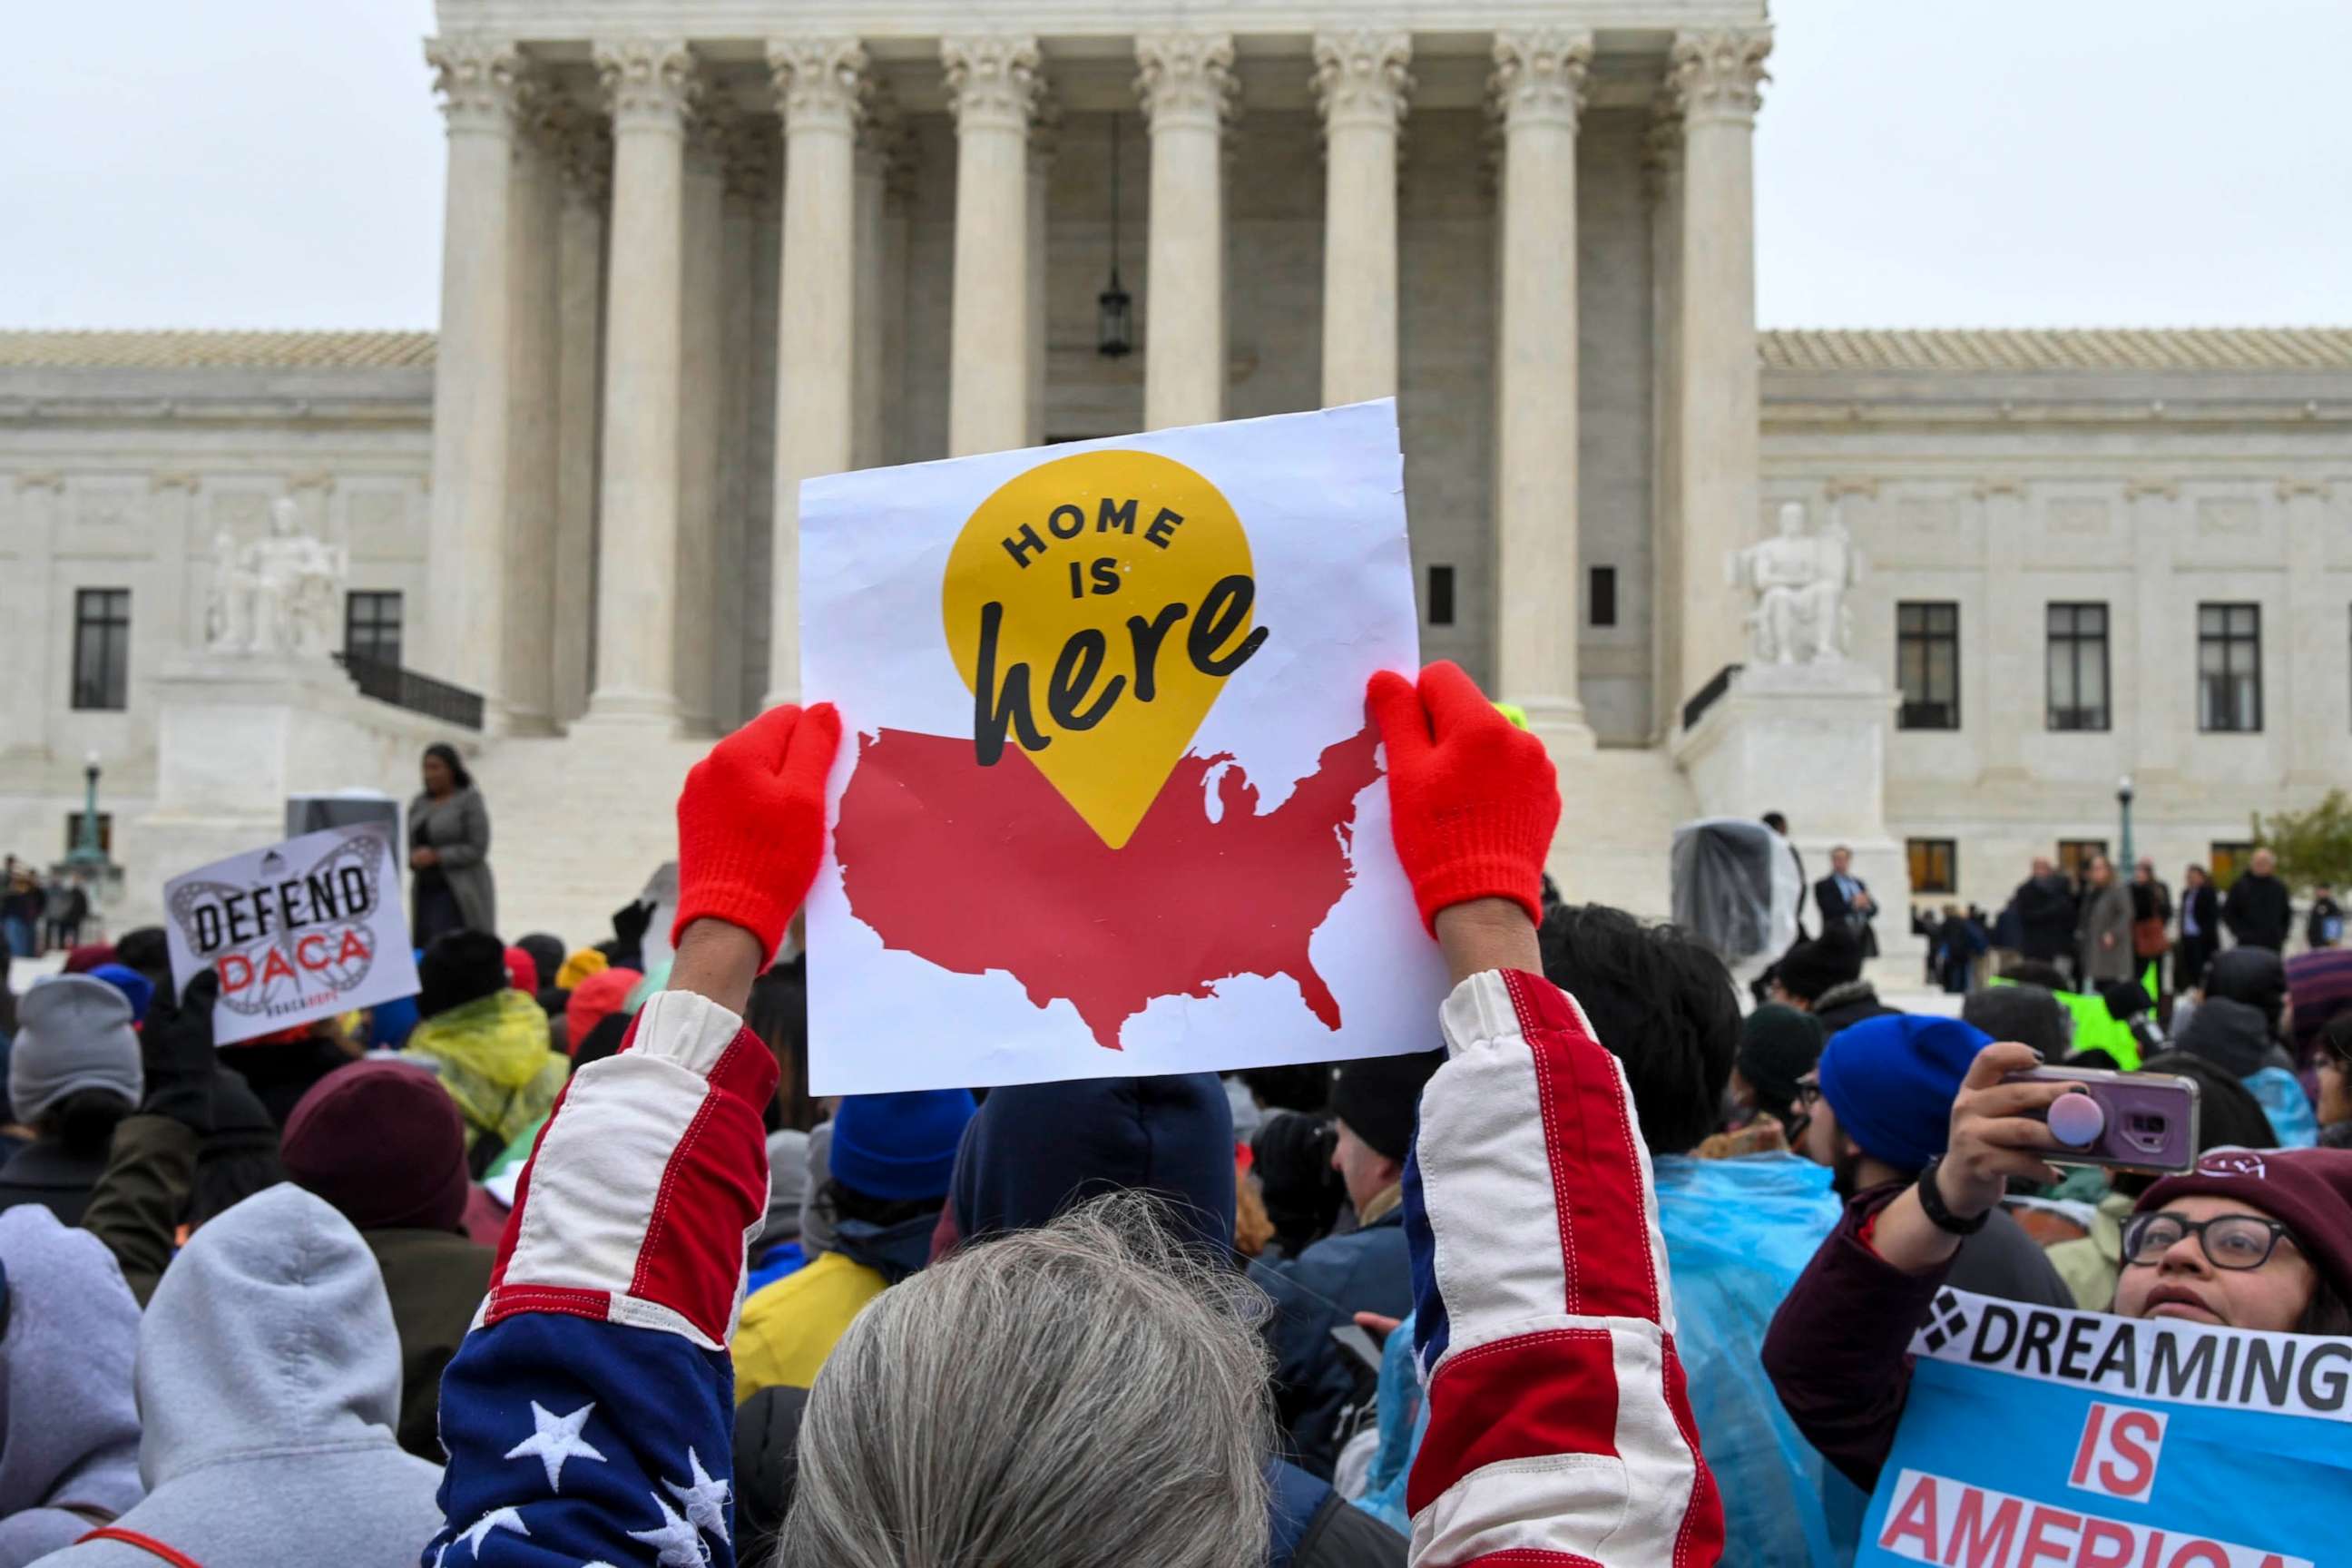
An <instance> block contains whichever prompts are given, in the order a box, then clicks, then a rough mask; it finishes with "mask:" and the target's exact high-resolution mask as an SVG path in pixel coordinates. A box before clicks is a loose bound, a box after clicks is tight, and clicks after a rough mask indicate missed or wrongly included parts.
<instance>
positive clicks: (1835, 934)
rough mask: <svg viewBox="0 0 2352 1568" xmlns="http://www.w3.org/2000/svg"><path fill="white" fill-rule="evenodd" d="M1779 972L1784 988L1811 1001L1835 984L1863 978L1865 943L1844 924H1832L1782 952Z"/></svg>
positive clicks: (1781, 987)
mask: <svg viewBox="0 0 2352 1568" xmlns="http://www.w3.org/2000/svg"><path fill="white" fill-rule="evenodd" d="M1779 973H1780V989H1781V990H1783V991H1786V992H1787V993H1788V994H1790V995H1791V996H1794V997H1795V998H1797V999H1798V1000H1799V1001H1801V1002H1811V1000H1812V999H1813V998H1814V997H1816V996H1819V995H1820V994H1822V992H1824V991H1827V990H1829V989H1830V988H1831V987H1832V986H1833V985H1843V984H1845V983H1846V982H1847V981H1849V980H1859V979H1861V978H1862V944H1861V943H1860V942H1856V941H1854V940H1853V935H1852V934H1851V933H1849V932H1848V931H1846V929H1845V928H1844V927H1843V926H1832V927H1831V928H1830V929H1829V930H1827V931H1823V932H1822V934H1821V935H1819V936H1817V937H1815V938H1814V939H1813V940H1812V941H1811V942H1799V943H1797V945H1796V946H1794V947H1792V948H1790V950H1789V951H1788V952H1785V953H1783V954H1781V956H1780V970H1779Z"/></svg>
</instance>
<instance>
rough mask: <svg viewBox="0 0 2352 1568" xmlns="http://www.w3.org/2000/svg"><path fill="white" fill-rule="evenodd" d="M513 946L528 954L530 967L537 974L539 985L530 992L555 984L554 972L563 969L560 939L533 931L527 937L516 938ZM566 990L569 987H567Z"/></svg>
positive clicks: (542, 932)
mask: <svg viewBox="0 0 2352 1568" xmlns="http://www.w3.org/2000/svg"><path fill="white" fill-rule="evenodd" d="M515 945H516V946H517V947H519V948H520V949H522V950H523V951H524V952H527V953H529V954H530V964H531V967H532V968H533V969H535V970H537V971H538V972H539V984H537V985H534V986H532V987H531V989H532V990H534V991H537V990H540V989H541V988H542V987H545V986H549V985H552V984H555V973H556V971H558V970H560V969H562V967H563V939H562V937H560V936H551V935H549V934H548V933H547V932H546V931H533V932H531V933H530V935H529V936H526V937H519V938H517V939H516V941H515ZM566 989H567V990H568V989H570V987H568V986H567V987H566Z"/></svg>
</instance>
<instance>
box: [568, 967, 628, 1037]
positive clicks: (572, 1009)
mask: <svg viewBox="0 0 2352 1568" xmlns="http://www.w3.org/2000/svg"><path fill="white" fill-rule="evenodd" d="M644 978H645V976H644V975H642V974H639V973H637V972H636V971H635V970H634V969H599V970H597V971H595V972H594V973H592V974H589V975H587V976H586V977H585V978H583V980H582V981H581V982H580V984H577V985H574V986H573V987H572V999H571V1000H570V1001H568V1002H566V1003H564V1005H563V1027H564V1032H565V1034H566V1036H567V1037H569V1038H570V1040H571V1042H572V1055H573V1056H575V1057H576V1056H578V1055H579V1054H580V1043H581V1042H582V1041H583V1040H585V1039H586V1038H587V1037H588V1036H589V1033H590V1031H592V1030H593V1029H594V1028H595V1027H596V1026H597V1025H599V1024H601V1023H603V1022H604V1020H605V1019H606V1018H607V1017H609V1016H612V1015H613V1014H614V1013H617V1012H619V1011H620V1010H621V1004H622V1003H623V1002H625V1001H626V1000H627V999H628V995H629V992H630V990H631V989H632V988H633V987H634V986H635V984H636V983H637V982H638V981H640V980H642V979H644Z"/></svg>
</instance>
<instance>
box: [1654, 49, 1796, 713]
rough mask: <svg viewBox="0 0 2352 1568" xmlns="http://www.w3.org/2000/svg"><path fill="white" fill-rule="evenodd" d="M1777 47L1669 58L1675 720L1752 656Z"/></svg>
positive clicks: (1689, 52)
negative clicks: (1677, 227)
mask: <svg viewBox="0 0 2352 1568" xmlns="http://www.w3.org/2000/svg"><path fill="white" fill-rule="evenodd" d="M1771 47H1772V36H1771V34H1770V33H1769V32H1768V31H1763V30H1757V31H1752V32H1751V31H1742V30H1737V29H1727V30H1722V31H1714V32H1686V33H1677V34H1675V41H1674V46H1673V48H1672V50H1671V52H1670V53H1669V55H1668V64H1667V69H1666V82H1667V86H1668V88H1669V89H1671V91H1672V93H1673V95H1674V101H1675V108H1676V110H1679V111H1680V113H1681V115H1682V121H1683V203H1682V209H1683V210H1682V233H1681V237H1680V240H1681V255H1680V258H1679V260H1680V268H1679V273H1680V292H1681V296H1682V298H1681V315H1680V321H1679V323H1678V337H1677V344H1676V347H1677V349H1678V351H1679V355H1680V361H1681V363H1680V365H1679V367H1678V370H1679V374H1678V375H1677V377H1676V382H1677V385H1676V396H1677V403H1678V407H1679V409H1680V419H1679V421H1678V432H1677V452H1678V456H1679V458H1680V468H1681V476H1680V485H1679V489H1680V497H1679V500H1680V503H1681V509H1682V536H1681V539H1680V542H1679V543H1680V556H1681V561H1682V564H1683V575H1682V584H1683V593H1682V603H1681V605H1679V606H1677V609H1678V621H1679V626H1680V636H1681V642H1682V689H1680V690H1677V691H1671V692H1664V693H1661V694H1660V695H1661V697H1662V699H1663V700H1664V701H1666V702H1668V703H1670V704H1672V705H1673V706H1674V707H1675V708H1680V706H1681V705H1682V702H1683V700H1684V699H1685V698H1687V697H1688V696H1690V694H1691V693H1692V692H1693V691H1695V690H1696V689H1698V688H1699V687H1700V686H1702V685H1704V684H1705V683H1706V682H1707V681H1708V680H1711V679H1714V677H1715V674H1716V672H1717V670H1719V669H1721V668H1723V667H1724V666H1725V665H1727V664H1733V663H1737V662H1738V661H1739V660H1741V659H1742V658H1745V657H1746V645H1745V638H1744V637H1743V634H1742V631H1741V618H1742V613H1743V605H1741V603H1740V596H1739V595H1738V591H1737V590H1735V589H1734V588H1733V587H1732V585H1731V582H1730V579H1729V577H1728V575H1727V574H1726V573H1725V572H1724V570H1723V563H1724V562H1725V561H1726V560H1727V558H1728V557H1729V554H1730V552H1732V551H1733V550H1735V549H1737V548H1738V547H1739V546H1741V545H1744V544H1747V543H1748V542H1750V541H1751V540H1753V539H1754V537H1755V536H1756V532H1757V530H1758V528H1759V526H1760V517H1759V509H1760V507H1761V505H1762V501H1761V500H1760V499H1759V467H1760V463H1761V458H1760V445H1759V443H1760V437H1759V431H1758V420H1759V395H1758V372H1757V364H1756V192H1755V156H1754V153H1755V150H1754V142H1755V131H1756V109H1757V105H1758V102H1759V94H1760V91H1761V89H1762V86H1763V83H1764V82H1765V80H1766V79H1767V78H1766V75H1765V70H1764V58H1765V56H1766V55H1767V54H1769V52H1770V51H1771ZM1668 624H1669V625H1673V624H1675V623H1668Z"/></svg>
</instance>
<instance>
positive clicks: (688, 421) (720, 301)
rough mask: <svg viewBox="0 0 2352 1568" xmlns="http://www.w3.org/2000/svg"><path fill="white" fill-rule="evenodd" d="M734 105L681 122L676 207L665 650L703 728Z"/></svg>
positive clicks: (715, 578)
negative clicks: (670, 600) (672, 531)
mask: <svg viewBox="0 0 2352 1568" xmlns="http://www.w3.org/2000/svg"><path fill="white" fill-rule="evenodd" d="M731 125H732V110H730V109H728V108H727V107H725V106H724V105H722V104H719V103H714V102H706V103H704V104H703V105H702V107H701V108H700V109H699V110H698V111H697V112H696V113H695V114H693V115H692V116H691V117H689V118H688V121H687V126H686V184H685V187H684V196H683V199H682V200H681V202H680V204H679V209H680V210H679V221H680V226H681V231H682V234H683V243H684V245H685V252H684V255H685V261H684V265H683V267H682V268H681V270H680V273H679V278H680V283H679V289H680V294H679V304H680V307H681V310H683V315H682V317H681V318H680V321H679V325H678V334H679V335H678V356H679V372H678V374H679V387H678V428H677V617H676V620H675V622H674V624H673V625H672V627H671V637H670V647H671V657H672V658H673V659H674V660H675V663H676V668H677V706H678V719H679V722H680V723H682V724H683V725H684V726H685V728H686V731H687V732H688V734H694V735H707V734H711V733H714V732H715V731H716V730H717V728H718V725H717V721H716V719H715V718H714V705H715V702H716V698H715V695H714V686H715V684H716V680H717V668H718V659H717V656H718V646H717V639H716V637H715V636H714V626H713V620H714V617H715V616H717V614H718V608H719V562H718V543H719V541H718V532H719V409H720V406H721V400H720V397H719V384H720V379H721V377H723V376H724V375H725V374H726V362H727V345H726V340H725V336H724V331H725V326H726V319H725V313H726V300H725V298H724V296H723V295H722V294H721V293H720V291H719V267H720V252H721V248H722V247H723V245H724V243H725V237H724V233H723V225H724V222H725V212H726V204H727V174H726V169H725V164H724V156H725V149H726V143H727V137H728V133H729V131H730V127H731Z"/></svg>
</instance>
